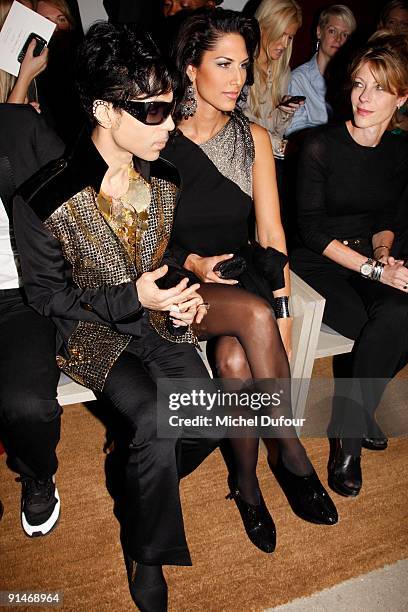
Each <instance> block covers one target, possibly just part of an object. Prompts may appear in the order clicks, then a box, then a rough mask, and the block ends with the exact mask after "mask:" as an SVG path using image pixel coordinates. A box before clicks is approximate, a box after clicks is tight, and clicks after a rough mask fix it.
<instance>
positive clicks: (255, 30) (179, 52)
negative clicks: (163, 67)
mask: <svg viewBox="0 0 408 612" xmlns="http://www.w3.org/2000/svg"><path fill="white" fill-rule="evenodd" d="M225 34H240V35H241V36H242V37H243V39H244V41H245V45H246V49H247V52H248V57H249V60H250V65H249V68H248V71H247V79H246V84H247V85H252V84H253V72H252V64H253V61H254V59H255V57H256V55H257V52H258V48H259V42H260V29H259V24H258V21H257V20H256V19H255V18H254V17H246V16H244V15H243V14H242V13H239V12H238V11H231V10H222V9H217V10H200V11H194V14H193V15H192V16H190V17H187V18H186V19H185V20H184V21H183V23H182V25H181V27H180V30H179V33H178V35H177V38H176V40H175V41H174V44H173V48H172V57H173V59H174V61H175V64H176V66H177V68H178V69H179V71H180V73H181V74H180V78H181V79H182V82H181V88H182V89H183V90H184V91H185V89H186V87H187V86H188V85H189V84H190V80H189V78H188V76H187V73H186V71H187V67H188V66H189V65H192V66H197V67H198V66H199V65H200V64H201V61H202V59H203V55H204V53H205V52H206V51H210V50H211V49H213V48H214V47H215V45H216V44H217V41H218V40H219V39H220V38H221V37H222V36H224V35H225ZM176 118H177V119H179V118H180V116H179V112H178V110H177V111H176Z"/></svg>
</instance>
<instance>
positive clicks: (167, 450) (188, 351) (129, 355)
mask: <svg viewBox="0 0 408 612" xmlns="http://www.w3.org/2000/svg"><path fill="white" fill-rule="evenodd" d="M160 377H162V378H200V379H206V380H207V381H208V378H209V376H208V373H207V370H206V368H205V366H204V364H203V362H202V360H201V358H200V357H199V355H198V354H197V352H196V350H195V348H194V347H193V346H192V345H189V344H175V343H172V342H168V341H167V340H164V339H163V338H161V337H160V336H159V335H158V334H157V333H156V332H155V331H154V330H153V328H151V327H150V325H149V324H148V322H147V320H146V318H144V319H143V323H142V335H141V337H140V338H135V339H134V340H133V341H132V343H131V344H130V345H129V346H128V348H127V349H126V350H125V351H124V352H123V353H122V354H121V356H120V357H119V359H118V360H117V361H116V363H115V364H114V366H113V367H112V369H111V371H110V372H109V375H108V377H107V380H106V383H105V387H104V392H103V396H104V397H105V398H106V399H108V400H109V401H110V402H111V403H112V404H113V405H114V407H115V408H116V409H117V410H118V412H119V413H120V414H121V415H122V416H123V417H124V418H125V419H126V421H127V422H128V425H129V427H130V428H131V430H132V441H131V444H130V448H129V450H130V452H129V454H128V459H127V465H126V475H125V512H124V516H123V519H122V522H123V525H122V529H123V538H122V540H123V541H124V544H125V547H126V549H127V550H126V552H127V553H128V554H129V555H130V557H131V558H132V559H133V560H134V561H137V562H140V563H145V564H148V565H149V564H151V565H191V559H190V554H189V551H188V547H187V542H186V537H185V533H184V525H183V515H182V510H181V503H180V495H179V479H180V478H182V477H183V476H186V475H187V474H189V473H190V472H192V471H193V470H194V469H195V468H196V467H197V466H198V465H199V464H200V463H201V462H202V461H203V460H204V459H205V458H206V457H207V455H209V454H210V453H211V451H212V450H213V449H214V448H215V447H216V446H217V445H218V440H216V439H212V440H208V439H203V438H200V439H199V438H197V439H186V438H183V439H179V440H177V439H165V438H159V437H158V436H157V410H158V404H157V391H156V381H157V379H158V378H160ZM177 387H178V391H181V389H180V384H178V385H177ZM159 409H160V408H159Z"/></svg>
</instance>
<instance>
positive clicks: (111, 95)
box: [76, 21, 178, 125]
mask: <svg viewBox="0 0 408 612" xmlns="http://www.w3.org/2000/svg"><path fill="white" fill-rule="evenodd" d="M76 80H77V85H78V90H79V95H80V99H81V103H82V106H83V109H84V110H85V112H86V114H87V116H88V118H89V120H90V121H91V122H92V124H93V125H95V118H94V116H93V112H92V106H93V102H94V101H95V100H105V101H106V102H111V103H112V105H113V107H114V108H116V109H120V108H121V106H122V105H123V103H124V102H126V101H127V100H130V99H134V98H140V99H143V98H150V97H153V96H158V95H160V94H163V93H168V92H170V91H172V90H174V89H177V85H178V79H177V76H176V72H175V71H174V70H172V68H171V66H170V65H169V63H168V62H167V61H166V60H165V59H164V58H163V57H162V56H161V54H160V52H159V50H158V48H157V47H156V45H155V43H154V42H153V40H152V39H151V37H150V36H149V35H148V34H146V33H145V32H143V31H142V30H140V29H138V28H136V27H134V26H132V25H125V24H112V23H108V22H106V21H99V22H96V23H95V24H93V25H92V26H91V27H90V28H89V30H88V32H87V34H86V36H85V38H84V41H83V43H82V44H81V46H80V48H79V50H78V57H77V66H76Z"/></svg>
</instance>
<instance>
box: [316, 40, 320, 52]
mask: <svg viewBox="0 0 408 612" xmlns="http://www.w3.org/2000/svg"><path fill="white" fill-rule="evenodd" d="M319 47H320V38H318V39H317V42H316V53H317V52H318V51H319Z"/></svg>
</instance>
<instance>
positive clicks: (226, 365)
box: [197, 283, 312, 504]
mask: <svg viewBox="0 0 408 612" xmlns="http://www.w3.org/2000/svg"><path fill="white" fill-rule="evenodd" d="M199 292H200V294H201V295H202V297H203V299H204V301H205V302H208V303H209V304H210V308H209V311H208V313H207V315H206V316H205V317H204V320H203V322H202V323H201V324H200V326H199V327H198V329H197V333H198V335H199V337H200V339H205V340H208V339H210V338H216V340H215V347H214V350H215V353H214V357H215V362H216V367H217V374H218V376H219V377H220V378H224V379H239V380H241V381H242V383H243V386H245V384H248V383H250V381H252V379H255V380H256V381H257V382H256V383H255V384H256V385H257V390H260V391H265V392H268V393H271V391H272V390H274V389H275V383H274V381H275V380H276V379H281V380H286V381H289V379H290V369H289V363H288V359H287V356H286V352H285V349H284V347H283V344H282V341H281V337H280V334H279V329H278V326H277V323H276V320H275V317H274V314H273V311H272V309H271V307H270V306H269V304H268V303H267V302H266V301H265V300H263V299H262V298H260V297H258V296H256V295H254V294H252V293H249V292H247V291H245V290H243V289H240V288H237V287H233V286H230V285H222V284H213V283H206V284H202V285H201V287H200V290H199ZM260 379H263V380H260ZM235 389H236V387H235ZM286 395H287V397H290V388H289V384H287V390H286ZM280 415H283V416H285V417H289V418H291V417H292V410H291V406H290V402H286V403H285V402H282V404H281V405H280V406H279V407H278V408H277V409H274V414H273V416H274V417H279V416H280ZM274 437H276V439H277V441H278V445H279V450H280V452H281V453H282V460H283V461H284V463H285V465H286V467H287V468H288V469H290V470H291V471H292V472H294V473H296V474H299V475H305V474H309V473H310V472H311V469H312V468H311V464H310V461H309V459H308V457H307V454H306V451H305V449H304V447H303V446H302V444H301V443H300V441H299V439H298V437H297V435H296V431H295V429H294V428H293V427H286V428H284V430H283V429H282V430H280V431H279V432H278V433H277V432H274ZM258 445H259V440H258V439H256V438H236V439H230V440H229V441H228V443H226V444H224V448H223V455H224V459H225V460H226V463H227V466H228V468H229V469H230V472H232V473H233V474H234V475H235V478H236V481H237V484H238V487H239V489H240V491H241V493H242V495H243V497H244V498H245V500H246V501H248V502H249V503H254V504H256V503H258V501H259V487H258V482H257V478H256V464H257V459H258ZM268 446H269V445H268Z"/></svg>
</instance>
